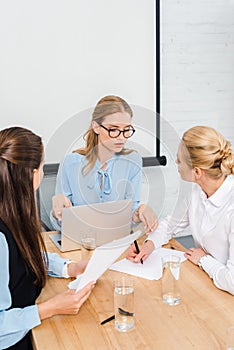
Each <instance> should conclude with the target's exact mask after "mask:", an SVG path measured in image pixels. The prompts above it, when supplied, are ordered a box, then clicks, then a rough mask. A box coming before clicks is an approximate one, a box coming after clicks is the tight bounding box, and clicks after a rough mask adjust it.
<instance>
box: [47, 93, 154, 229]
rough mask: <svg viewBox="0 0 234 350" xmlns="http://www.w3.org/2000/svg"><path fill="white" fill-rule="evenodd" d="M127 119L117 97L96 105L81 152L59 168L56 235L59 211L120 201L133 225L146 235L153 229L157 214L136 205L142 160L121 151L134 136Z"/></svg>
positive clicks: (129, 113) (129, 112)
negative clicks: (127, 204) (128, 207)
mask: <svg viewBox="0 0 234 350" xmlns="http://www.w3.org/2000/svg"><path fill="white" fill-rule="evenodd" d="M132 115H133V113H132V110H131V108H130V106H129V105H128V104H127V102H126V101H124V100H123V99H122V98H120V97H118V96H106V97H103V98H102V99H101V100H100V101H99V102H98V103H97V105H96V107H95V108H94V111H93V115H92V122H91V125H90V128H89V129H88V130H87V132H86V133H85V135H84V139H85V142H86V145H85V147H84V148H81V149H78V150H76V151H74V152H73V153H72V154H69V155H67V156H66V157H65V159H64V161H63V163H61V165H60V167H59V172H58V176H57V184H56V190H55V193H56V195H55V196H54V197H53V210H52V214H53V215H51V222H52V225H53V226H54V228H55V229H56V230H60V227H61V219H62V208H64V207H70V206H72V205H84V204H90V203H98V202H108V201H114V200H120V199H132V200H133V216H132V220H133V221H134V222H135V223H138V222H140V221H142V222H143V224H144V226H145V230H146V232H151V231H153V230H154V229H155V228H156V227H157V217H156V214H155V213H154V212H153V210H152V209H151V208H150V207H149V206H147V205H145V204H140V192H141V180H142V159H141V157H140V156H139V154H138V153H137V152H136V151H134V150H130V149H126V148H125V143H126V141H127V139H128V138H129V137H131V136H132V135H133V134H134V132H135V129H134V128H133V126H132Z"/></svg>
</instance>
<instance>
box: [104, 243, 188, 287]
mask: <svg viewBox="0 0 234 350" xmlns="http://www.w3.org/2000/svg"><path fill="white" fill-rule="evenodd" d="M169 254H172V255H177V256H179V257H180V258H181V262H183V261H185V260H186V258H185V257H184V253H183V252H181V251H178V250H171V249H167V248H159V249H156V250H154V251H153V253H152V254H150V256H149V257H148V259H146V260H144V263H143V264H141V263H138V264H136V263H134V262H132V261H130V260H127V259H122V260H120V261H118V262H116V263H114V264H112V265H111V266H110V270H114V271H119V272H124V273H128V274H130V275H134V276H137V277H142V278H146V279H149V280H158V279H160V278H161V277H162V257H163V256H165V255H169Z"/></svg>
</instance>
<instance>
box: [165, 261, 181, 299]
mask: <svg viewBox="0 0 234 350" xmlns="http://www.w3.org/2000/svg"><path fill="white" fill-rule="evenodd" d="M162 267H163V275H162V299H163V302H164V303H165V304H168V305H177V304H179V303H180V289H179V276H180V257H178V256H176V255H166V256H164V257H163V258H162Z"/></svg>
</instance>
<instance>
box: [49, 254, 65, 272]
mask: <svg viewBox="0 0 234 350" xmlns="http://www.w3.org/2000/svg"><path fill="white" fill-rule="evenodd" d="M47 256H48V268H47V273H48V275H49V276H51V277H64V276H63V271H64V265H66V264H67V263H68V262H69V261H70V259H63V258H61V257H60V256H59V255H58V254H57V253H47Z"/></svg>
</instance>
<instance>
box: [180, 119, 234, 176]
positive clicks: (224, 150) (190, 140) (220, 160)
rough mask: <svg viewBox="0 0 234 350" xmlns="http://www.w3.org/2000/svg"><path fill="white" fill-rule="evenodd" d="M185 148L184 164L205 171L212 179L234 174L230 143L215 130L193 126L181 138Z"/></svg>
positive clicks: (233, 159)
mask: <svg viewBox="0 0 234 350" xmlns="http://www.w3.org/2000/svg"><path fill="white" fill-rule="evenodd" d="M182 141H183V142H182V144H184V145H185V146H186V149H187V151H188V152H187V154H186V155H184V156H185V158H184V159H185V162H186V164H187V165H188V166H190V167H192V168H194V167H198V168H201V169H203V170H205V171H206V173H207V174H208V175H209V176H210V177H212V178H216V179H218V178H220V177H221V176H223V175H230V174H234V153H233V151H232V149H231V143H230V142H229V141H228V140H226V139H225V138H224V137H223V136H222V135H221V134H220V133H219V132H218V131H217V130H215V129H213V128H210V127H208V126H195V127H193V128H191V129H189V130H187V131H186V132H185V133H184V135H183V137H182Z"/></svg>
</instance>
